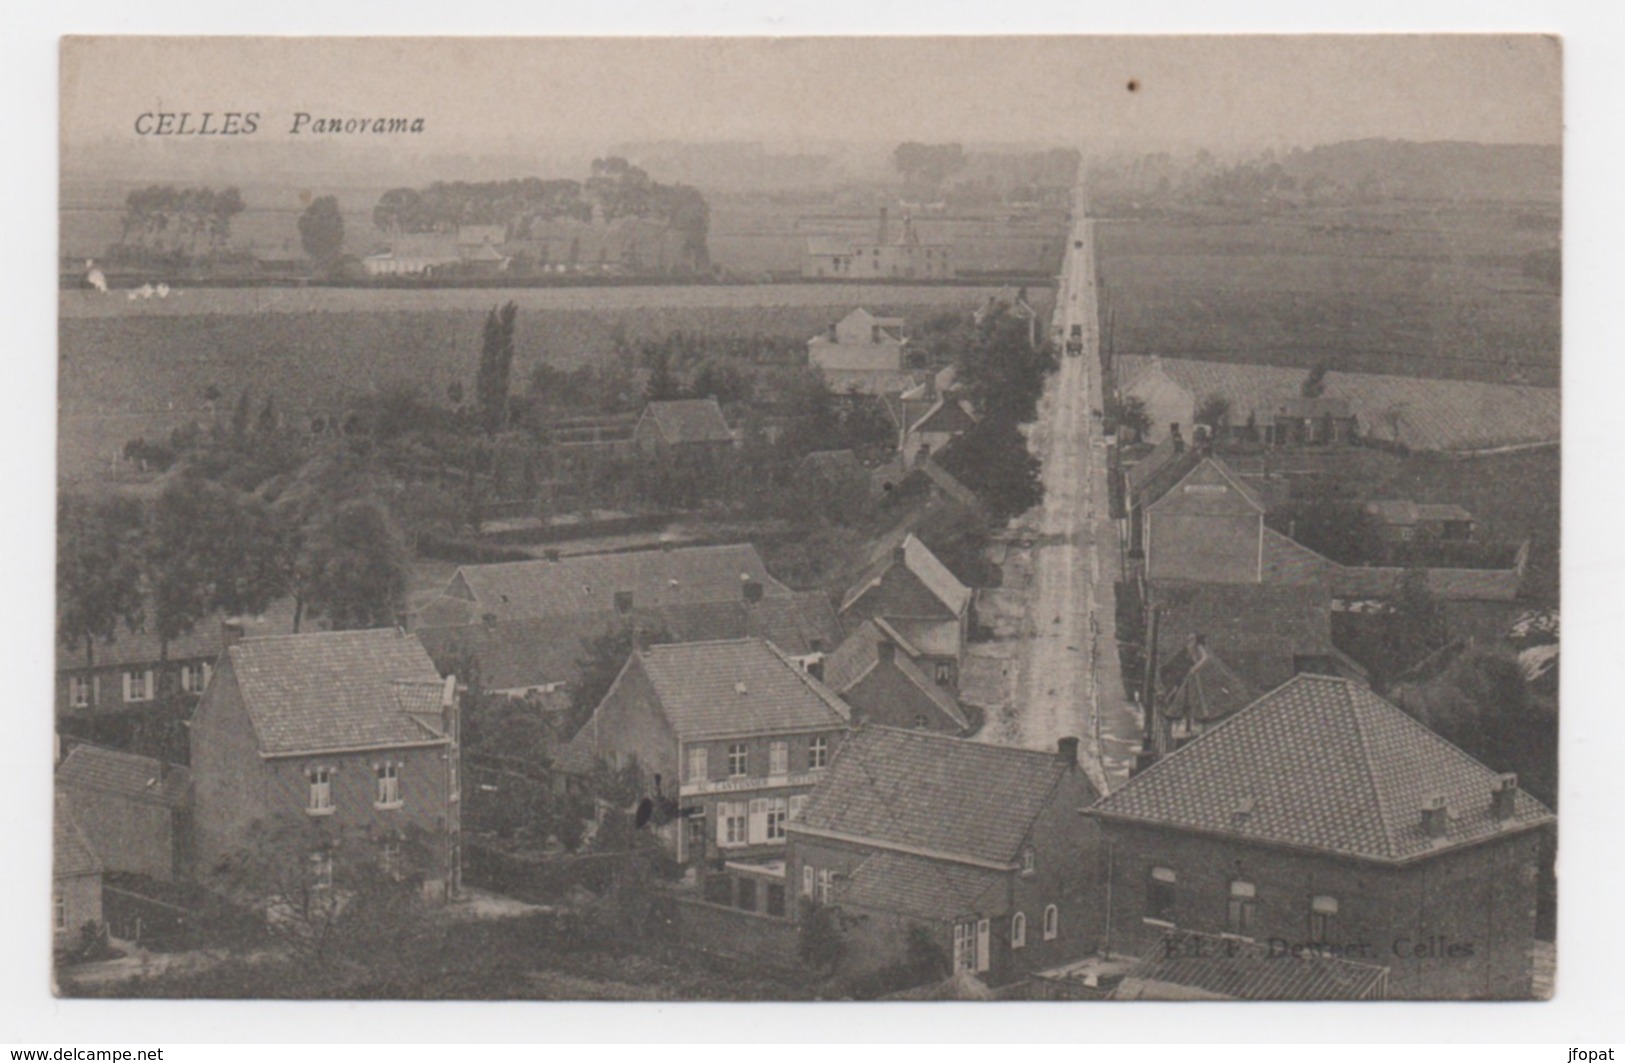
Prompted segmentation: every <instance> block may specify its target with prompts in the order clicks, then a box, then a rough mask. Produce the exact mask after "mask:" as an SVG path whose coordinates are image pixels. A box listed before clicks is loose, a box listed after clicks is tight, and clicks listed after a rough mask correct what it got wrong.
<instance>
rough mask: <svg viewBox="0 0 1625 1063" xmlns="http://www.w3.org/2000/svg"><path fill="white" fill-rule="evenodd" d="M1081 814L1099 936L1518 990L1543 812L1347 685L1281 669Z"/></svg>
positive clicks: (1492, 991)
mask: <svg viewBox="0 0 1625 1063" xmlns="http://www.w3.org/2000/svg"><path fill="white" fill-rule="evenodd" d="M1089 815H1090V816H1091V817H1092V818H1093V819H1094V820H1096V821H1097V822H1098V823H1099V824H1100V826H1101V829H1102V832H1103V838H1104V841H1105V844H1106V845H1107V847H1108V853H1109V856H1108V858H1107V861H1108V867H1109V869H1110V871H1109V879H1108V882H1107V884H1106V891H1107V895H1108V896H1109V897H1110V898H1111V899H1110V902H1109V903H1110V912H1109V919H1110V940H1111V942H1112V948H1113V949H1114V950H1115V951H1118V952H1122V953H1126V954H1128V955H1135V956H1139V957H1141V958H1148V957H1151V956H1154V955H1156V954H1157V953H1158V952H1159V950H1165V949H1166V941H1167V938H1168V935H1169V934H1170V933H1171V932H1175V931H1186V930H1190V931H1196V932H1198V933H1203V934H1228V935H1231V936H1234V937H1237V938H1242V939H1247V940H1251V941H1253V942H1260V943H1264V944H1265V945H1268V946H1271V947H1272V948H1273V949H1274V950H1275V951H1277V952H1278V953H1287V952H1290V953H1305V952H1307V953H1329V954H1331V955H1335V956H1338V957H1339V958H1341V959H1345V960H1351V961H1354V962H1358V963H1367V964H1373V965H1376V966H1382V967H1387V968H1389V972H1390V973H1389V981H1388V992H1389V995H1390V996H1392V997H1395V998H1399V999H1441V1000H1443V999H1451V1000H1456V999H1527V998H1528V997H1529V996H1530V995H1531V970H1530V949H1531V946H1532V944H1533V941H1534V932H1535V883H1536V874H1537V869H1538V867H1539V849H1540V845H1541V841H1542V834H1543V833H1544V832H1545V831H1546V830H1547V829H1548V828H1550V827H1551V826H1552V825H1553V824H1554V823H1555V818H1554V817H1553V815H1552V814H1551V813H1550V812H1549V811H1548V810H1547V809H1546V808H1545V807H1543V806H1542V805H1541V804H1540V803H1539V802H1538V801H1536V800H1535V799H1534V798H1532V797H1530V796H1529V795H1528V794H1526V793H1524V792H1522V791H1521V790H1520V789H1519V788H1518V784H1517V778H1516V777H1515V776H1510V775H1497V774H1496V773H1495V772H1494V771H1492V770H1490V769H1489V768H1487V767H1485V766H1484V765H1482V764H1480V763H1479V762H1477V761H1476V760H1474V759H1472V758H1471V757H1469V756H1468V755H1467V754H1466V753H1463V752H1462V751H1461V750H1459V749H1457V748H1456V747H1454V746H1452V745H1451V744H1449V743H1448V742H1446V741H1445V740H1444V739H1442V738H1440V737H1439V736H1437V735H1435V734H1434V733H1433V732H1431V731H1429V730H1428V729H1427V728H1426V727H1424V726H1423V725H1422V724H1420V723H1418V722H1417V721H1416V720H1414V719H1412V718H1411V717H1410V716H1407V715H1406V714H1405V713H1404V712H1403V711H1401V710H1400V709H1398V708H1397V707H1395V706H1394V705H1391V704H1389V703H1388V702H1387V701H1384V700H1383V699H1382V698H1380V697H1378V696H1377V695H1376V694H1373V693H1372V692H1371V691H1370V690H1369V689H1367V688H1366V687H1364V686H1362V685H1360V684H1358V683H1355V682H1352V681H1350V680H1346V679H1341V678H1332V677H1328V676H1313V675H1300V676H1297V677H1295V678H1294V679H1292V680H1290V681H1289V682H1287V683H1286V684H1284V685H1283V686H1281V687H1278V688H1277V689H1275V690H1273V691H1271V692H1270V693H1268V694H1266V695H1264V696H1263V697H1262V698H1260V699H1259V700H1258V701H1256V702H1254V703H1253V704H1252V705H1250V706H1248V707H1247V708H1245V709H1243V710H1242V711H1241V712H1239V713H1236V714H1235V715H1234V716H1232V717H1230V719H1229V720H1227V721H1226V722H1224V723H1223V724H1221V725H1219V726H1218V727H1215V728H1213V729H1212V730H1210V731H1208V732H1207V733H1205V734H1203V735H1201V736H1200V737H1198V738H1196V739H1195V740H1194V741H1192V742H1190V743H1189V744H1187V745H1185V746H1183V747H1181V748H1180V749H1179V750H1177V751H1176V752H1174V753H1172V754H1170V755H1169V756H1167V757H1165V758H1163V759H1162V760H1160V761H1158V762H1157V763H1156V764H1154V765H1152V766H1151V767H1149V768H1147V769H1146V770H1144V771H1142V772H1140V773H1139V774H1137V775H1135V776H1134V777H1133V778H1131V779H1130V780H1129V781H1128V782H1127V783H1125V784H1124V785H1123V786H1121V787H1120V788H1118V789H1117V790H1115V791H1113V792H1112V793H1111V794H1110V795H1108V796H1106V797H1104V798H1102V799H1101V800H1100V801H1099V802H1098V803H1097V804H1096V805H1095V806H1094V807H1093V808H1092V809H1090V810H1089Z"/></svg>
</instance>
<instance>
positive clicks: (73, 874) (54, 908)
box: [51, 791, 102, 950]
mask: <svg viewBox="0 0 1625 1063" xmlns="http://www.w3.org/2000/svg"><path fill="white" fill-rule="evenodd" d="M51 826H52V829H51V941H52V945H53V947H55V948H56V949H58V950H61V949H71V948H74V947H76V946H77V945H78V944H79V941H80V934H81V932H82V931H83V930H84V928H85V924H86V923H100V922H101V921H102V862H101V858H100V857H98V856H97V855H96V850H95V849H93V848H92V847H91V845H90V840H89V839H88V838H86V837H85V832H84V831H83V830H82V829H80V827H79V823H78V820H77V818H76V817H75V816H74V814H73V807H72V805H71V804H69V803H68V801H67V800H66V799H65V798H64V797H63V795H62V793H61V792H60V791H58V792H57V795H56V807H55V812H54V814H53V816H52V821H51Z"/></svg>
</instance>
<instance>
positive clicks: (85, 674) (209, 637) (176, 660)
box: [56, 618, 227, 716]
mask: <svg viewBox="0 0 1625 1063" xmlns="http://www.w3.org/2000/svg"><path fill="white" fill-rule="evenodd" d="M226 637H227V636H226V635H225V634H224V633H223V632H222V621H221V620H220V619H219V618H214V619H212V620H205V621H203V622H202V623H200V624H198V626H197V627H196V628H195V629H194V630H193V631H190V632H188V633H186V634H184V635H181V636H179V637H177V638H175V639H172V640H171V641H170V643H169V652H168V658H167V660H166V659H165V658H164V656H163V653H162V650H161V648H160V646H159V644H158V637H157V636H156V635H152V634H149V633H147V632H145V631H134V632H132V631H120V632H119V633H118V634H117V635H116V636H115V637H114V638H113V640H112V641H111V642H97V643H96V647H95V664H94V667H93V666H92V665H91V664H90V663H89V661H88V660H87V659H86V656H85V652H84V649H83V647H81V648H80V649H78V650H76V651H73V652H67V651H64V650H62V649H61V648H58V650H57V658H56V709H57V714H58V716H91V715H97V714H105V713H114V712H122V711H132V710H140V709H142V708H145V707H147V706H149V705H151V704H152V703H153V702H156V701H157V700H159V698H160V697H162V696H163V695H165V694H166V693H170V692H174V691H184V692H186V693H188V694H191V695H194V696H195V695H198V694H202V693H203V688H204V687H205V686H207V685H208V682H209V676H210V675H211V674H212V673H213V670H214V662H215V658H217V657H219V656H220V651H221V649H222V648H224V646H225V641H226Z"/></svg>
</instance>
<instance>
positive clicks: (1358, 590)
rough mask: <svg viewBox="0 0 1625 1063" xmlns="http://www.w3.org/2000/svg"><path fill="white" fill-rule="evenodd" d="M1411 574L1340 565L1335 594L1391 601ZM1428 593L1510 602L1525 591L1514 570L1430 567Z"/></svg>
mask: <svg viewBox="0 0 1625 1063" xmlns="http://www.w3.org/2000/svg"><path fill="white" fill-rule="evenodd" d="M1408 571H1410V570H1408V569H1403V568H1393V567H1378V566H1369V567H1368V566H1364V565H1343V566H1338V567H1337V568H1336V569H1334V570H1333V572H1332V581H1331V582H1332V593H1334V594H1336V595H1337V596H1338V597H1340V598H1388V597H1392V596H1393V595H1395V594H1398V593H1399V589H1400V586H1401V584H1402V582H1403V581H1404V579H1405V575H1406V573H1407V572H1408ZM1426 571H1427V589H1428V593H1430V594H1432V595H1433V596H1434V597H1435V598H1438V599H1441V600H1443V601H1464V602H1466V601H1482V602H1510V601H1513V600H1514V599H1516V598H1517V597H1518V592H1519V591H1520V590H1521V589H1522V588H1523V576H1522V575H1521V574H1520V573H1519V572H1518V570H1517V569H1515V568H1430V569H1427V570H1426Z"/></svg>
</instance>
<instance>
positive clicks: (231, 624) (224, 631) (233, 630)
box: [220, 619, 243, 650]
mask: <svg viewBox="0 0 1625 1063" xmlns="http://www.w3.org/2000/svg"><path fill="white" fill-rule="evenodd" d="M241 641H243V622H242V621H241V620H235V619H234V620H222V621H220V649H221V650H229V649H231V648H232V647H233V646H235V645H237V644H238V643H239V642H241Z"/></svg>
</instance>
